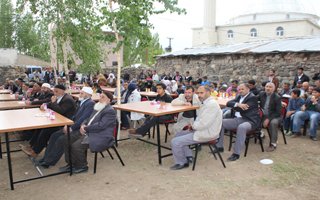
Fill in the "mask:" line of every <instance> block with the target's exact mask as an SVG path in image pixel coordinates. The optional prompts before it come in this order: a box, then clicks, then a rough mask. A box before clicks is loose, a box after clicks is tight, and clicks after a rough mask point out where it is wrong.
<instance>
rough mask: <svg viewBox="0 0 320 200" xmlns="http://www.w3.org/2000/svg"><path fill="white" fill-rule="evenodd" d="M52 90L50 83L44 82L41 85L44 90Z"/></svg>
mask: <svg viewBox="0 0 320 200" xmlns="http://www.w3.org/2000/svg"><path fill="white" fill-rule="evenodd" d="M50 90H51V87H50V84H49V83H43V84H42V86H41V91H43V92H48V91H50Z"/></svg>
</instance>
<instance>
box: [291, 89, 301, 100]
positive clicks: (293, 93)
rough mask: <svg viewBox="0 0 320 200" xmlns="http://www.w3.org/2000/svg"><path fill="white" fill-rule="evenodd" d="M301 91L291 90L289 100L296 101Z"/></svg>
mask: <svg viewBox="0 0 320 200" xmlns="http://www.w3.org/2000/svg"><path fill="white" fill-rule="evenodd" d="M300 94H301V91H300V90H299V89H293V90H292V91H291V98H293V99H296V98H298V97H300Z"/></svg>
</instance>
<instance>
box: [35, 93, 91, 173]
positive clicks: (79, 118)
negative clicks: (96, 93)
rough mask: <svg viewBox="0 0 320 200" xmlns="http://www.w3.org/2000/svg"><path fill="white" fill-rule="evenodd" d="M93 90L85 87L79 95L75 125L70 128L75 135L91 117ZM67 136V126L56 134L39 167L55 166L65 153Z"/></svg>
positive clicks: (74, 118)
mask: <svg viewBox="0 0 320 200" xmlns="http://www.w3.org/2000/svg"><path fill="white" fill-rule="evenodd" d="M92 93H93V90H92V89H91V88H90V87H83V88H82V90H81V91H80V95H79V105H78V108H77V112H76V114H75V115H74V116H73V118H72V120H73V121H74V124H73V125H72V126H71V127H70V129H69V131H70V132H72V133H75V132H76V131H79V129H80V125H81V124H82V123H83V122H84V120H86V119H87V118H89V117H90V115H91V113H92V111H93V106H94V104H95V103H94V101H93V100H92V99H91V96H92ZM66 134H67V126H64V128H61V129H60V130H58V131H56V132H54V133H53V134H52V135H51V137H50V139H49V144H48V146H47V148H46V151H45V154H44V156H43V158H42V159H40V160H39V165H41V166H42V167H44V168H48V167H50V166H53V165H55V164H56V163H57V162H58V161H59V160H60V158H61V156H62V154H63V153H64V140H65V137H66Z"/></svg>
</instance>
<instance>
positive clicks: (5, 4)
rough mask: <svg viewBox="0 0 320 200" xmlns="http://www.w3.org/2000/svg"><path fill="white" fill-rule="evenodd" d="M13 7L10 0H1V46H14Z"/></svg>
mask: <svg viewBox="0 0 320 200" xmlns="http://www.w3.org/2000/svg"><path fill="white" fill-rule="evenodd" d="M13 22H14V21H13V8H12V4H11V1H10V0H0V35H1V36H0V48H13V47H14V40H13V32H14V23H13Z"/></svg>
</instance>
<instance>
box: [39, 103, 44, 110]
mask: <svg viewBox="0 0 320 200" xmlns="http://www.w3.org/2000/svg"><path fill="white" fill-rule="evenodd" d="M40 110H42V111H43V110H44V103H43V104H42V105H41V106H40Z"/></svg>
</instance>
